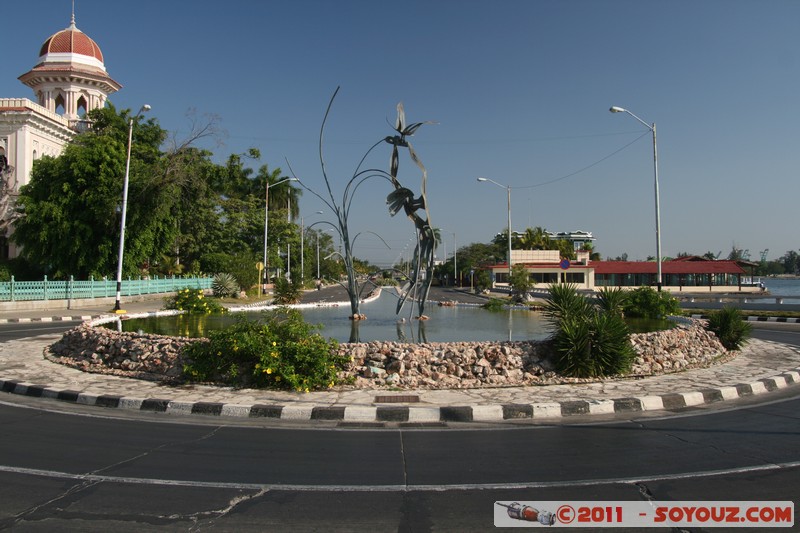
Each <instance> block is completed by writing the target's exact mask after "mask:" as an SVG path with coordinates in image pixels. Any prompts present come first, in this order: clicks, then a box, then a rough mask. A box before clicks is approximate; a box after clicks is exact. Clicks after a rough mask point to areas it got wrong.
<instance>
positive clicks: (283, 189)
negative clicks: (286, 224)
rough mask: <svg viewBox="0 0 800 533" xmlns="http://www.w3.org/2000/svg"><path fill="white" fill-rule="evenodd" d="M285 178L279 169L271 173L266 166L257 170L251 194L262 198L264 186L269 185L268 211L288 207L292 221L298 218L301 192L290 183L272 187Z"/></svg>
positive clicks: (286, 182) (264, 191)
mask: <svg viewBox="0 0 800 533" xmlns="http://www.w3.org/2000/svg"><path fill="white" fill-rule="evenodd" d="M286 179H287V177H286V176H283V175H282V171H281V169H280V168H276V169H275V170H273V171H270V170H269V167H267V165H264V166H262V167H261V168H260V169H258V175H257V176H256V179H255V180H253V194H254V195H258V196H264V195H265V194H266V186H267V184H269V186H270V189H269V209H270V211H272V210H277V209H286V206H287V204H288V206H289V215H290V217H291V218H292V219H296V218H297V217H299V216H300V196H301V195H302V194H303V191H302V190H301V189H300V188H299V187H295V186H294V185H292V182H291V181H288V180H287V181H284V182H283V183H281V184H280V185H277V186H275V187H273V185H275V184H276V183H278V182H279V181H281V180H286Z"/></svg>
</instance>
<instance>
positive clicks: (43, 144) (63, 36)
mask: <svg viewBox="0 0 800 533" xmlns="http://www.w3.org/2000/svg"><path fill="white" fill-rule="evenodd" d="M19 80H20V81H21V82H22V83H24V84H25V85H27V86H28V87H30V88H31V89H32V90H33V93H34V95H35V98H36V102H33V101H31V100H28V99H27V98H0V179H1V180H2V184H0V196H2V197H0V202H4V203H5V206H0V216H2V214H3V213H2V207H7V206H8V201H9V199H11V200H12V201H13V198H14V197H15V196H16V192H17V191H18V189H19V187H20V186H22V185H25V184H26V183H28V181H29V179H30V173H31V168H32V167H33V162H34V161H35V160H36V159H38V158H40V157H42V156H43V155H46V156H53V157H55V156H58V155H59V154H61V151H62V150H63V148H64V146H65V145H66V144H67V143H68V142H69V141H70V140H71V139H72V138H73V137H74V136H75V134H76V133H77V132H78V131H80V130H81V129H82V128H84V127H86V123H85V121H84V120H83V119H84V117H85V115H86V113H87V112H88V111H91V110H92V109H96V108H100V107H103V106H104V105H105V103H106V100H107V99H108V95H110V94H112V93H115V92H116V91H118V90H119V89H120V88H121V87H122V86H121V85H120V84H119V83H117V82H116V81H114V80H113V79H112V78H111V77H110V76H109V75H108V73H107V72H106V68H105V64H104V62H103V53H102V52H101V51H100V47H99V46H97V43H95V42H94V41H93V40H92V39H91V38H90V37H89V36H88V35H86V34H85V33H83V32H82V31H80V30H79V29H78V28H77V27H76V26H75V15H74V13H73V15H72V20H71V22H70V25H69V27H67V28H66V29H63V30H61V31H59V32H57V33H55V34H53V35H51V36H50V37H49V38H48V39H47V40H46V41H45V42H44V44H42V47H41V49H40V50H39V60H38V62H37V63H36V65H35V66H34V67H33V68H32V69H31V70H30V71H28V72H26V73H25V74H23V75H21V76H20V77H19ZM15 248H16V247H15V246H14V245H13V244H10V243H9V241H8V235H0V258H8V257H16V256H17V255H18V254H17V250H16V249H15Z"/></svg>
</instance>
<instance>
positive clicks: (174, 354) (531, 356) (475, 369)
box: [45, 311, 732, 389]
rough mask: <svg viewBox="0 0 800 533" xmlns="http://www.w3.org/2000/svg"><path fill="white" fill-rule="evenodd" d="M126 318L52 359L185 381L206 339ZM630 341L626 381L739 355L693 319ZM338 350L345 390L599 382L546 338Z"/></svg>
mask: <svg viewBox="0 0 800 533" xmlns="http://www.w3.org/2000/svg"><path fill="white" fill-rule="evenodd" d="M173 314H178V313H177V312H174V311H172V312H170V311H168V312H157V313H143V314H138V315H130V316H128V317H126V318H141V317H145V316H166V315H173ZM119 320H120V318H119V317H105V318H101V319H98V320H94V321H90V322H85V323H83V324H81V325H80V326H77V327H75V328H73V329H71V330H69V331H67V332H65V333H64V335H63V337H62V338H61V339H60V340H59V341H58V342H56V343H54V344H53V345H51V346H50V347H49V348H48V349H46V350H45V357H47V358H48V359H50V360H52V361H54V362H57V363H60V364H64V365H67V366H71V367H74V368H78V369H80V370H83V371H86V372H93V373H101V374H111V375H117V376H125V377H134V378H139V379H148V380H154V381H163V382H166V383H170V382H180V381H182V377H181V373H182V369H183V364H184V360H183V358H182V355H181V352H182V349H183V347H185V346H186V345H187V344H190V343H193V342H200V341H201V340H200V339H190V338H186V337H170V336H164V335H151V334H138V333H132V332H121V331H114V330H113V329H109V328H104V327H95V326H98V325H100V324H104V323H109V322H117V321H119ZM631 341H632V344H633V347H634V350H635V351H636V353H637V356H636V359H635V361H634V366H633V371H632V373H631V374H630V375H627V376H620V377H623V378H624V377H638V376H646V375H657V374H663V373H670V372H679V371H684V370H688V369H691V368H704V367H707V366H710V365H712V364H716V363H719V362H724V361H727V360H729V359H730V358H731V357H732V354H730V353H728V352H726V350H725V349H724V348H723V347H722V345H721V343H720V342H719V340H718V339H717V338H716V336H714V335H713V333H710V332H708V331H706V330H705V329H704V328H703V327H702V323H701V322H700V321H698V320H692V319H683V320H681V323H679V325H678V326H677V327H676V328H674V329H671V330H666V331H660V332H654V333H647V334H633V335H631ZM339 351H340V353H341V354H343V355H348V356H350V357H351V361H352V363H351V365H350V367H349V368H348V369H347V370H346V371H345V372H343V373H342V374H341V377H347V378H352V381H353V382H354V385H352V386H345V387H342V388H344V389H348V388H363V389H381V388H398V389H468V388H478V387H510V386H524V385H550V384H558V383H588V382H592V381H599V380H597V379H578V378H567V377H564V376H560V375H558V374H557V373H556V372H555V371H554V368H553V365H552V363H551V362H550V361H549V359H548V357H547V342H546V341H516V342H511V341H502V342H485V341H484V342H447V343H425V344H409V343H400V342H388V341H385V342H384V341H372V342H366V343H355V344H350V343H342V344H340V345H339ZM607 379H608V378H604V380H607Z"/></svg>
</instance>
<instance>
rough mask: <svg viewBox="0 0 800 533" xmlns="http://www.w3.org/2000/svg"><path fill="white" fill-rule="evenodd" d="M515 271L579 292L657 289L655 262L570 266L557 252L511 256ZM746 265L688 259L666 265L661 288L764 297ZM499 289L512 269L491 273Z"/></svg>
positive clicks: (585, 261) (582, 255)
mask: <svg viewBox="0 0 800 533" xmlns="http://www.w3.org/2000/svg"><path fill="white" fill-rule="evenodd" d="M511 262H512V264H513V265H515V266H516V265H525V269H526V270H527V271H528V276H529V277H530V279H531V281H533V282H535V283H536V284H537V285H539V286H540V287H541V286H547V285H552V284H564V283H568V284H573V285H575V286H577V287H578V288H579V289H586V290H597V289H599V288H602V287H612V288H613V287H619V288H622V289H636V288H638V287H642V286H655V285H656V280H657V276H658V274H657V271H658V268H657V265H656V263H655V262H653V261H590V260H589V253H588V252H580V251H579V252H577V260H575V261H565V260H564V259H562V258H561V257H560V255H559V252H558V250H512V251H511ZM747 266H755V265H754V264H753V263H747V262H743V261H715V260H707V259H703V258H700V257H683V258H679V259H673V260H669V261H663V262H662V263H661V271H662V287H663V288H664V289H665V290H668V291H670V292H720V293H723V292H759V291H761V290H762V289H761V287H759V286H758V285H753V284H751V283H747V280H748V279H750V278H751V277H752V273H748V272H747V271H746V270H745V268H746V267H747ZM487 270H489V272H490V274H491V276H492V281H493V283H494V285H495V286H507V285H508V264H506V263H500V264H496V265H490V266H488V267H487Z"/></svg>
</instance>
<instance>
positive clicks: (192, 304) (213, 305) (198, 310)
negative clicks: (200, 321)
mask: <svg viewBox="0 0 800 533" xmlns="http://www.w3.org/2000/svg"><path fill="white" fill-rule="evenodd" d="M166 308H167V309H178V310H180V311H186V312H187V313H192V314H205V315H210V314H211V313H226V312H227V311H228V310H227V309H226V308H225V307H223V306H221V305H220V304H219V303H217V302H215V301H213V300H209V299H207V298H206V297H205V296H204V294H203V289H189V288H186V289H181V290H179V291H178V292H177V293H175V296H171V297H170V298H168V299H167V301H166Z"/></svg>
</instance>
